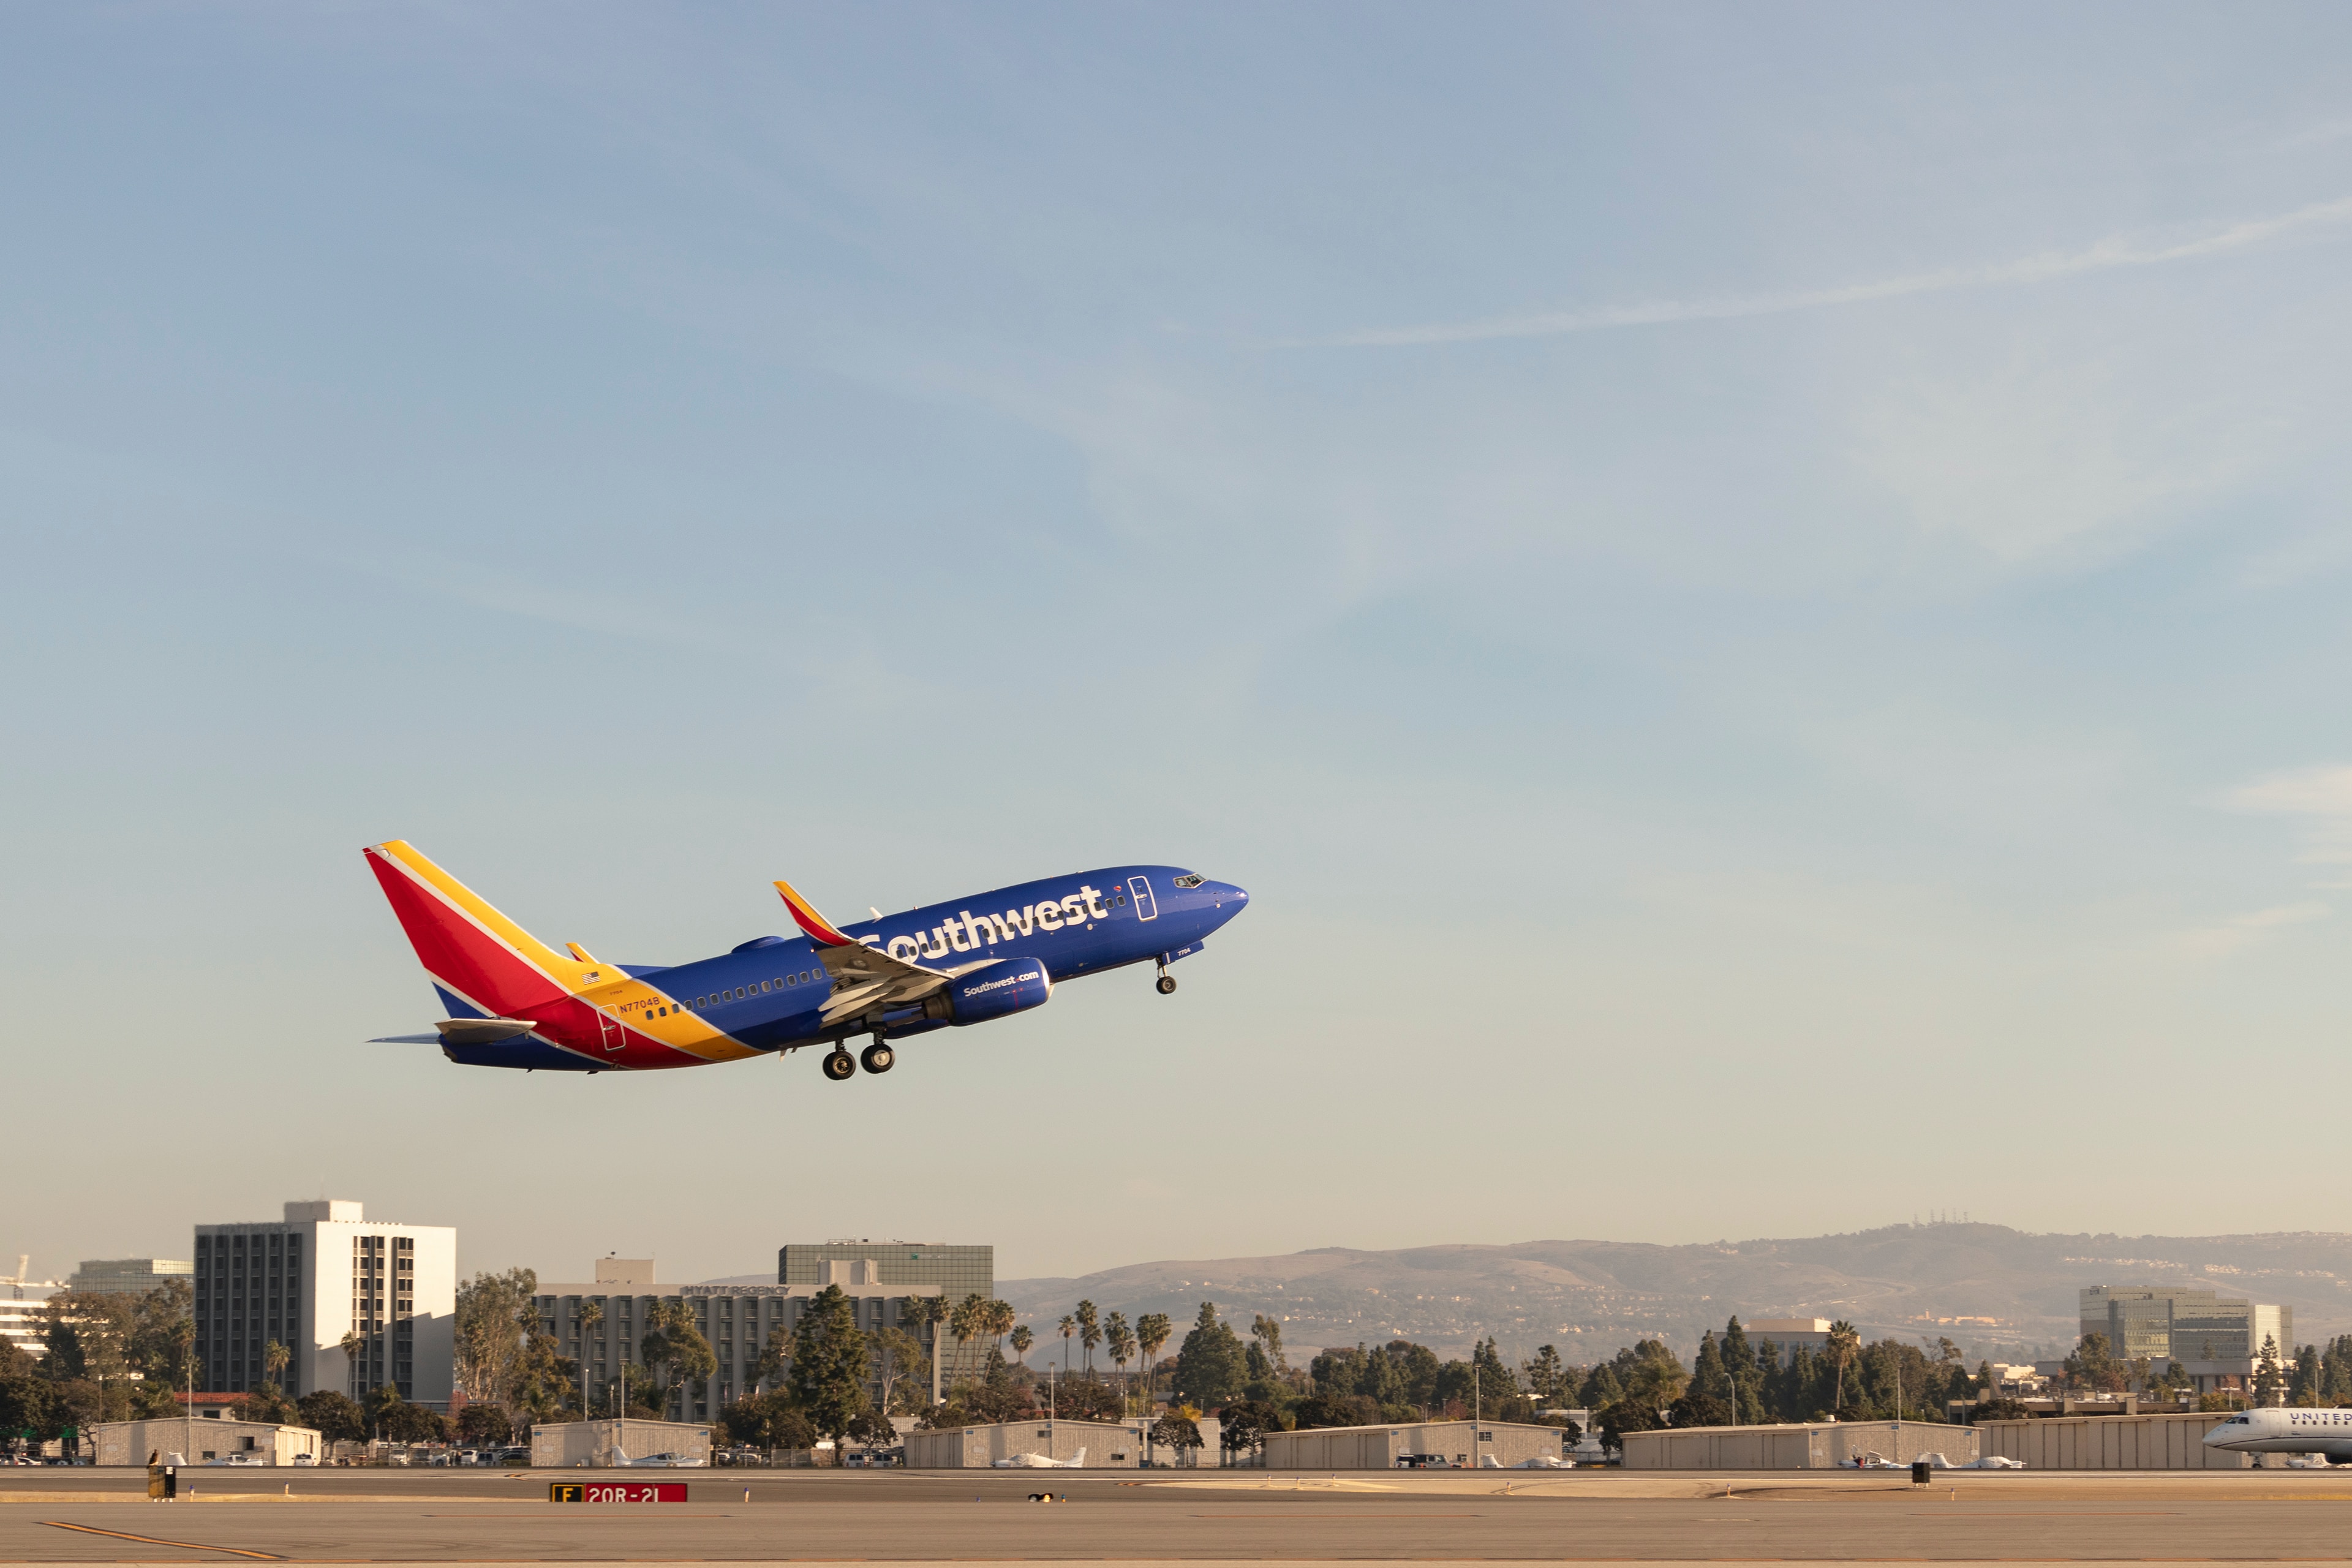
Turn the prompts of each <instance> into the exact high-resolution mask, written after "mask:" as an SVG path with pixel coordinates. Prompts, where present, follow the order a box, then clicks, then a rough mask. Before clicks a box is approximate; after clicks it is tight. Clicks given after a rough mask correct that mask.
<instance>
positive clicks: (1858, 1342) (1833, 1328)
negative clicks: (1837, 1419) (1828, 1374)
mask: <svg viewBox="0 0 2352 1568" xmlns="http://www.w3.org/2000/svg"><path fill="white" fill-rule="evenodd" d="M1822 1350H1824V1351H1825V1352H1828V1354H1829V1358H1830V1360H1832V1362H1835V1363H1837V1399H1836V1406H1837V1408H1838V1409H1839V1410H1843V1409H1844V1408H1845V1369H1846V1368H1847V1367H1848V1366H1849V1365H1851V1364H1853V1358H1854V1357H1856V1356H1858V1355H1860V1354H1861V1353H1862V1335H1861V1334H1859V1333H1857V1332H1856V1331H1854V1326H1853V1324H1852V1323H1849V1322H1847V1321H1845V1320H1844V1319H1843V1318H1840V1319H1839V1320H1838V1321H1836V1322H1834V1323H1832V1324H1831V1325H1830V1337H1829V1340H1828V1342H1826V1343H1824V1344H1823V1345H1822Z"/></svg>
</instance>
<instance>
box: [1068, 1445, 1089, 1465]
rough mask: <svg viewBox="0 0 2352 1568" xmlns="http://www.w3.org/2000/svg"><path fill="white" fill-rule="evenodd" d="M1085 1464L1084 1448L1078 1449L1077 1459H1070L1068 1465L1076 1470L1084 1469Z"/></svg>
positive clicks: (1085, 1453)
mask: <svg viewBox="0 0 2352 1568" xmlns="http://www.w3.org/2000/svg"><path fill="white" fill-rule="evenodd" d="M1086 1463H1087V1451H1086V1450H1085V1449H1084V1448H1081V1449H1079V1450H1078V1457H1077V1458H1075V1459H1072V1460H1071V1461H1070V1464H1071V1465H1072V1467H1073V1468H1078V1469H1084V1468H1086Z"/></svg>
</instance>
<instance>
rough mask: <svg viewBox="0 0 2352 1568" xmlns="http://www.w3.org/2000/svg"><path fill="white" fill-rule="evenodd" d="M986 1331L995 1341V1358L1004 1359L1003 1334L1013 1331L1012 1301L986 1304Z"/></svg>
mask: <svg viewBox="0 0 2352 1568" xmlns="http://www.w3.org/2000/svg"><path fill="white" fill-rule="evenodd" d="M988 1331H989V1334H990V1336H991V1337H992V1338H993V1339H994V1340H995V1342H996V1359H997V1360H999V1361H1003V1359H1004V1336H1005V1335H1007V1334H1009V1333H1011V1332H1012V1331H1013V1303H1012V1302H1010V1301H991V1302H990V1303H989V1304H988Z"/></svg>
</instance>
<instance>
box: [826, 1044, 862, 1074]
mask: <svg viewBox="0 0 2352 1568" xmlns="http://www.w3.org/2000/svg"><path fill="white" fill-rule="evenodd" d="M856 1071H857V1058H855V1057H853V1056H851V1055H850V1054H849V1053H848V1052H847V1051H845V1050H843V1049H842V1048H841V1047H839V1046H835V1047H834V1048H833V1050H832V1052H831V1053H830V1054H829V1055H827V1056H826V1058H824V1076H825V1077H827V1078H829V1079H833V1081H834V1082H835V1083H847V1082H848V1081H849V1079H850V1078H851V1077H852V1076H853V1075H854V1074H855V1073H856Z"/></svg>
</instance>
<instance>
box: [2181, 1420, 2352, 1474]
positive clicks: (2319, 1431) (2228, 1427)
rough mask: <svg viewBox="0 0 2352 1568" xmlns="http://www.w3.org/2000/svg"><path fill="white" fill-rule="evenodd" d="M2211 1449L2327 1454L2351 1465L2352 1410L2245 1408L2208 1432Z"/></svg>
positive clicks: (2331, 1460) (2338, 1462)
mask: <svg viewBox="0 0 2352 1568" xmlns="http://www.w3.org/2000/svg"><path fill="white" fill-rule="evenodd" d="M2205 1446H2206V1447H2209V1448H2227V1449H2230V1450H2231V1451H2233V1452H2236V1453H2241V1454H2325V1455H2326V1456H2327V1462H2328V1463H2329V1464H2331V1465H2352V1410H2312V1409H2306V1408H2303V1407H2301V1406H2298V1407H2296V1408H2294V1409H2292V1410H2289V1409H2281V1408H2278V1407H2276V1406H2272V1407H2267V1408H2263V1409H2259V1410H2243V1411H2240V1412H2239V1413H2238V1414H2237V1415H2232V1416H2231V1417H2230V1418H2229V1419H2228V1420H2227V1421H2224V1422H2221V1423H2220V1424H2219V1425H2218V1426H2214V1428H2213V1429H2212V1430H2211V1431H2210V1432H2208V1433H2206V1434H2205Z"/></svg>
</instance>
